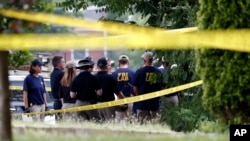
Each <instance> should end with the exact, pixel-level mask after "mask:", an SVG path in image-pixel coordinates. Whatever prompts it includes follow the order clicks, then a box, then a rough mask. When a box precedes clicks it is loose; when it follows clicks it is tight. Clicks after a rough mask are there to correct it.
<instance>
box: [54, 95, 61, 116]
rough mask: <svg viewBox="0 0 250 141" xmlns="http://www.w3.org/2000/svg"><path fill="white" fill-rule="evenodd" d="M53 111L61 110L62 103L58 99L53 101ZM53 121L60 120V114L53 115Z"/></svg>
mask: <svg viewBox="0 0 250 141" xmlns="http://www.w3.org/2000/svg"><path fill="white" fill-rule="evenodd" d="M54 109H55V110H59V109H62V101H61V100H60V99H55V101H54ZM55 119H56V121H58V120H61V119H62V114H61V113H56V114H55Z"/></svg>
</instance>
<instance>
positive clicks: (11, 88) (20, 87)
mask: <svg viewBox="0 0 250 141" xmlns="http://www.w3.org/2000/svg"><path fill="white" fill-rule="evenodd" d="M9 89H10V90H18V91H20V90H23V87H22V86H9ZM45 89H46V91H47V92H49V91H51V88H50V87H45Z"/></svg>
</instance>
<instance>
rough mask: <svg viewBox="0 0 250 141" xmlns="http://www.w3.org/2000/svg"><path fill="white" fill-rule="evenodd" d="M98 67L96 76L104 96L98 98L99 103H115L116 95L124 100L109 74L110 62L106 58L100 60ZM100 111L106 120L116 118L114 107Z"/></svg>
mask: <svg viewBox="0 0 250 141" xmlns="http://www.w3.org/2000/svg"><path fill="white" fill-rule="evenodd" d="M97 66H98V69H99V70H98V72H97V73H96V75H95V76H96V78H97V80H98V82H99V83H100V84H101V87H102V95H101V96H99V97H98V101H99V102H107V101H113V100H115V96H114V94H116V95H117V96H118V97H119V98H123V95H122V94H121V93H120V91H119V90H118V87H117V83H116V81H115V78H114V77H113V76H112V75H111V74H108V70H109V67H108V60H106V58H105V57H103V58H100V59H99V60H98V62H97ZM99 111H100V115H101V117H102V118H103V119H104V120H109V119H111V118H114V117H115V108H114V107H108V108H103V109H100V110H99Z"/></svg>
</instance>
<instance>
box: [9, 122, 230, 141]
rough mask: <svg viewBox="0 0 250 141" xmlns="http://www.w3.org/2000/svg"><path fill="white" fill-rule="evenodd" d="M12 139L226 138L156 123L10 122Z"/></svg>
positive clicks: (210, 140)
mask: <svg viewBox="0 0 250 141" xmlns="http://www.w3.org/2000/svg"><path fill="white" fill-rule="evenodd" d="M12 126H13V128H12V129H13V141H82V140H87V141H229V135H228V134H226V133H225V134H218V133H201V132H198V131H195V132H191V133H178V132H174V131H171V130H170V129H169V128H168V127H167V126H162V125H159V124H148V125H138V124H128V123H102V124H95V123H91V122H82V123H60V124H53V125H51V124H44V123H33V122H30V123H27V122H20V121H12Z"/></svg>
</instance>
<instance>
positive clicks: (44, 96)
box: [43, 93, 48, 107]
mask: <svg viewBox="0 0 250 141" xmlns="http://www.w3.org/2000/svg"><path fill="white" fill-rule="evenodd" d="M43 98H44V104H45V107H47V106H48V105H47V98H46V93H44V94H43Z"/></svg>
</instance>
